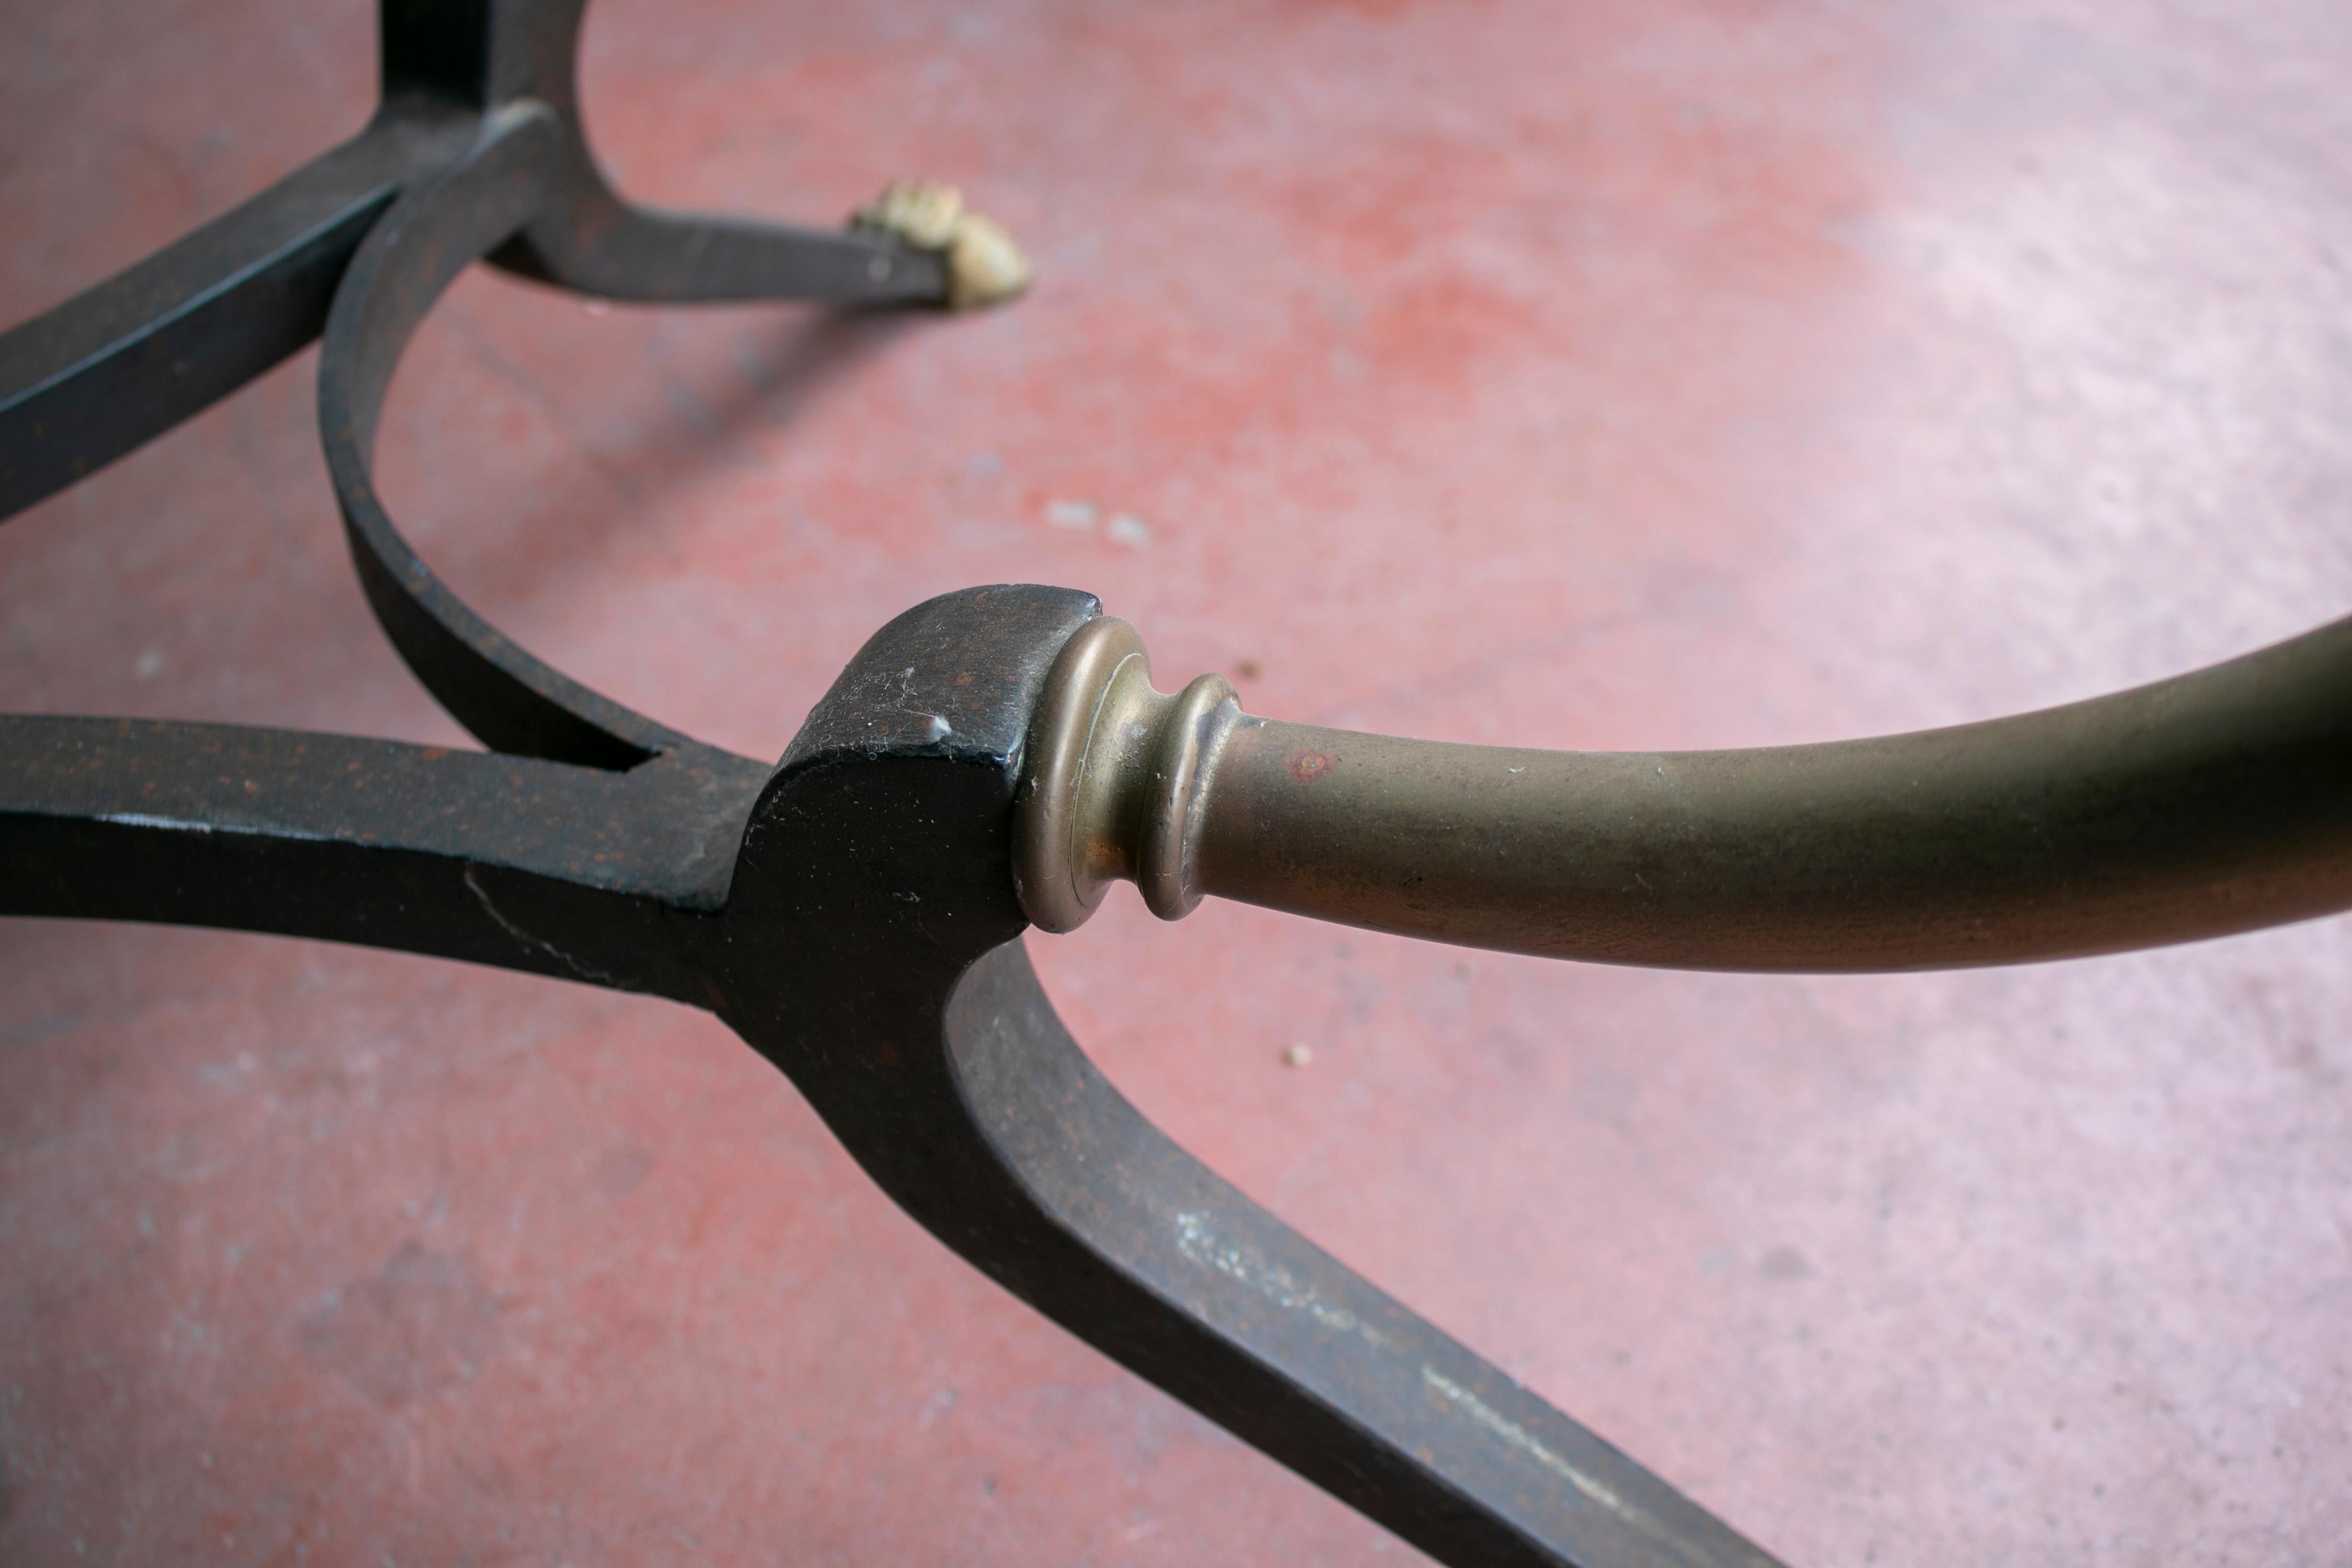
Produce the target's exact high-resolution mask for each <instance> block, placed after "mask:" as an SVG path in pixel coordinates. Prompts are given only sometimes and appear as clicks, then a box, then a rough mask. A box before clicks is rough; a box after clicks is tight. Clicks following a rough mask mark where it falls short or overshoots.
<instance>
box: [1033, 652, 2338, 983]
mask: <svg viewBox="0 0 2352 1568" xmlns="http://www.w3.org/2000/svg"><path fill="white" fill-rule="evenodd" d="M1026 767H1027V773H1026V776H1025V781H1024V790H1023V795H1022V799H1021V805H1020V808H1019V813H1018V816H1017V817H1016V821H1015V831H1016V841H1017V844H1018V870H1017V874H1016V880H1017V882H1018V885H1019V887H1020V891H1021V898H1022V903H1023V907H1024V910H1025V911H1026V912H1027V914H1028V915H1029V918H1030V919H1031V920H1032V921H1034V922H1035V923H1036V924H1038V925H1040V926H1042V927H1044V928H1045V929H1046V930H1049V931H1066V930H1069V929H1072V928H1073V927H1075V926H1076V924H1078V923H1079V922H1080V921H1084V920H1085V919H1086V918H1087V915H1088V914H1090V913H1091V912H1092V910H1093V909H1094V908H1095V906H1096V904H1097V902H1098V901H1099V900H1100V899H1101V897H1102V895H1103V892H1104V890H1105V889H1106V888H1107V887H1108V884H1109V882H1111V881H1112V880H1116V879H1129V880H1133V881H1136V882H1138V883H1139V885H1140V886H1141V888H1142V889H1143V892H1144V897H1145V900H1146V901H1147V902H1148V903H1150V906H1151V907H1152V908H1153V910H1155V911H1156V912H1158V913H1160V915H1162V916H1163V917H1166V918H1169V919H1174V918H1176V917H1178V916H1180V915H1181V914H1183V913H1185V912H1186V911H1187V910H1190V909H1191V908H1192V906H1193V905H1194V904H1195V903H1197V902H1198V901H1199V900H1200V899H1201V898H1202V896H1204V895H1209V894H1214V895H1216V896H1219V897H1223V898H1229V899H1236V900H1242V901H1244V902H1247V903H1254V904H1261V905H1265V906H1266V907H1268V908H1272V909H1278V910H1289V911H1291V912H1293V913H1297V914H1303V915H1311V916H1315V917H1318V918H1319V919H1323V920H1329V921H1339V922H1342V923H1344V924H1348V925H1354V926H1362V927H1366V928H1369V929H1371V930H1376V931H1393V932H1397V933H1400V934H1402V935H1407V936H1416V937H1425V938H1432V939H1434V940H1437V941H1441V942H1456V943H1460V944H1463V945H1465V946H1471V947H1484V948H1494V949H1499V950H1503V951H1507V952H1527V953H1535V954H1539V955H1543V956H1547V957H1553V958H1574V959H1585V960H1591V961H1597V962H1601V963H1631V964H1644V965H1653V966H1659V967H1668V968H1683V969H1725V970H1782V971H1815V972H1820V971H1856V970H1900V969H1935V968H1952V967H1960V966H1966V965H1975V964H1990V963H2021V962H2028V961H2033V960H2041V959H2055V958H2068V957H2076V956H2082V955H2085V954H2090V953H2098V952H2116V951H2120V950H2124V949H2128V948H2139V947H2152V946H2157V945H2159V944H2163V943H2167V942H2189V941H2195V940H2198V939H2200V938H2205V937H2214V936H2222V935H2227V934H2229V933H2231V932H2236V931H2251V930H2254V929H2256V928H2259V927H2263V926H2269V925H2277V924H2282V923H2284V922H2286V921H2297V920H2304V919H2308V918H2310V917H2313V916H2316V915H2322V914H2327V913H2330V912H2333V911H2335V910H2342V909H2346V908H2352V620H2347V621H2338V622H2336V623H2335V624H2333V625H2330V626H2325V627H2322V628H2321V629H2319V630H2317V631H2315V632H2312V633H2310V634H2308V635H2306V636H2305V637H2299V638H2296V639H2295V640H2294V641H2292V642H2288V643H2284V644H2281V645H2279V646H2277V647H2272V648H2268V649H2265V650H2263V651H2262V652H2259V653H2255V654H2252V655H2249V656H2247V657H2245V658H2239V659H2235V660H2232V661H2231V662H2229V663H2226V664H2221V665H2218V666H2215V667H2213V668H2209V669H2205V670H2200V671H2198V672H2197V673H2195V674H2191V675H2186V676H2182V677H2179V679H2172V680H2167V681H2163V682H2159V683H2158V684H2156V685H2153V686H2144V687H2140V688H2137V689H2133V690H2128V691H2124V692H2120V693H2117V694H2116V695H2114V696H2110V697H2105V698H2100V699H2098V700H2093V701H2088V702H2080V703H2075V704H2073V705H2071V706H2068V707H2063V708H2053V709H2047V710H2042V711H2039V712H2033V713H2026V714H2022V715H2019V716H2017V717H2014V718H2009V719H2001V720H1996V721H1990V722H1986V723H1979V724H1967V725H1961V726H1958V727H1957V728H1953V729H1947V730H1930V731H1919V732H1916V733H1912V734H1905V735H1893V736H1887V737H1884V738H1880V739H1874V740H1864V741H1847V742H1835V743H1832V744H1826V745H1811V746H1779V747H1769V748H1763V749H1759V750H1751V751H1724V752H1544V751H1521V750H1515V749H1509V748H1504V747H1493V746H1465V745H1449V744H1442V743H1438V742H1427V741H1410V740H1399V739H1395V738H1392V737H1390V736H1385V735H1367V734H1357V733H1353V732H1351V731H1342V730H1324V729H1318V728H1315V727H1313V726H1310V725H1304V724H1290V723H1284V722H1280V721H1273V720H1265V719H1259V718H1255V717H1252V716H1250V715H1248V714H1245V713H1243V712H1242V711H1241V710H1240V707H1239V705H1238V703H1237V702H1236V700H1234V691H1233V689H1232V687H1231V686H1229V685H1228V684H1226V682H1225V681H1224V680H1223V679H1221V678H1219V677H1216V676H1204V677H1202V679H1199V680H1196V681H1194V682H1193V683H1192V685H1191V686H1189V687H1187V688H1185V689H1184V690H1183V692H1182V693H1181V694H1180V695H1177V696H1173V697H1171V696H1165V695H1162V694H1160V693H1159V692H1156V691H1154V690H1153V689H1151V687H1150V679H1149V665H1148V662H1147V661H1146V659H1145V658H1144V655H1143V650H1142V647H1141V644H1140V642H1139V640H1138V639H1137V637H1136V636H1135V633H1134V631H1133V629H1132V628H1131V627H1129V626H1126V625H1125V623H1123V622H1118V621H1114V620H1108V619H1105V620H1099V621H1096V622H1093V623H1090V624H1089V625H1088V626H1087V627H1086V628H1084V629H1083V630H1082V631H1081V632H1080V633H1079V634H1078V635H1077V636H1076V637H1073V638H1072V639H1071V641H1070V643H1069V644H1068V645H1067V646H1066V647H1065V649H1064V651H1063V653H1062V655H1061V657H1060V659H1059V660H1058V662H1057V663H1056V665H1055V672H1054V676H1053V679H1052V682H1051V684H1050V685H1049V687H1048V689H1047V692H1046V694H1045V698H1044V700H1042V701H1041V703H1040V705H1039V708H1038V710H1037V714H1036V717H1035V720H1034V724H1033V727H1032V730H1031V733H1030V739H1029V743H1028V757H1027V763H1026Z"/></svg>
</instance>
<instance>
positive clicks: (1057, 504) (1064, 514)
mask: <svg viewBox="0 0 2352 1568" xmlns="http://www.w3.org/2000/svg"><path fill="white" fill-rule="evenodd" d="M1045 521H1047V522H1050V523H1052V524H1053V525H1054V526H1055V528H1068V529H1079V530H1083V529H1088V528H1092V527H1093V526H1094V525H1095V503H1094V502H1092V501H1090V500H1049V501H1047V502H1046V503H1045Z"/></svg>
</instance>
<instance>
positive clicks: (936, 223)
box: [849, 180, 1036, 310]
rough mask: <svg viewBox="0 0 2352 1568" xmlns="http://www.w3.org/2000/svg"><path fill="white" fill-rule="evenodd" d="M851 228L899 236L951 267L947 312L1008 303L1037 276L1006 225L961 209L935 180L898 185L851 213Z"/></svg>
mask: <svg viewBox="0 0 2352 1568" xmlns="http://www.w3.org/2000/svg"><path fill="white" fill-rule="evenodd" d="M849 223H850V226H851V227H853V228H870V229H876V230H878V231H880V232H882V233H884V234H889V235H895V236H896V237H898V239H900V240H901V241H903V242H904V243H906V244H908V245H909V246H912V247H914V248H916V249H918V250H935V251H938V252H940V254H941V255H942V256H943V258H945V260H946V262H947V275H948V297H947V304H948V308H949V309H950V310H976V309H978V308H979V307H981V306H983V305H993V304H995V303H997V302H998V301H1000V300H1010V299H1012V298H1013V296H1014V295H1016V294H1019V293H1020V292H1021V291H1022V290H1024V289H1027V288H1028V287H1029V284H1030V282H1031V280H1032V279H1034V277H1035V276H1036V274H1035V273H1034V271H1033V270H1032V268H1030V265H1029V258H1027V257H1025V256H1024V255H1023V254H1022V253H1021V247H1020V246H1019V245H1017V244H1015V243H1014V242H1013V236H1012V235H1010V234H1009V233H1007V232H1006V231H1005V228H1004V226H1003V225H1002V224H1000V223H998V222H996V221H995V220H994V219H992V218H989V217H986V216H982V215H981V214H979V213H976V212H973V211H971V209H970V208H968V207H966V206H965V205H963V193H962V192H961V191H959V190H957V189H956V188H955V187H954V186H953V185H949V184H940V182H938V181H936V180H894V181H892V182H891V183H890V184H889V185H888V186H887V187H886V188H885V189H884V190H883V192H882V194H881V195H878V196H877V197H875V198H874V199H873V200H872V201H871V202H868V203H867V204H866V205H865V206H862V207H860V208H859V209H858V210H857V211H856V213H854V214H852V215H851V216H850V219H849Z"/></svg>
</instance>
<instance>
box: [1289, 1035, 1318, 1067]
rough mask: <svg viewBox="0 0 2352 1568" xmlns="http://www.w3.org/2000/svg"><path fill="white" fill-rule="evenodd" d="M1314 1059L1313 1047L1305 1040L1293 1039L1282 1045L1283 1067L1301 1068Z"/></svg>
mask: <svg viewBox="0 0 2352 1568" xmlns="http://www.w3.org/2000/svg"><path fill="white" fill-rule="evenodd" d="M1314 1059H1315V1047H1312V1046H1310V1045H1308V1044H1307V1042H1306V1041H1305V1040H1293V1041H1291V1042H1290V1044H1288V1045H1286V1046H1285V1047H1282V1065H1283V1066H1284V1067H1286V1068H1303V1067H1305V1066H1306V1065H1307V1063H1308V1062H1311V1061H1313V1060H1314Z"/></svg>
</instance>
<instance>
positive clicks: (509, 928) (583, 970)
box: [466, 866, 626, 985]
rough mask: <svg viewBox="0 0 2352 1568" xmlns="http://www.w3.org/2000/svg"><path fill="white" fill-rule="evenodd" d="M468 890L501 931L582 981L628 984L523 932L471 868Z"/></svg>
mask: <svg viewBox="0 0 2352 1568" xmlns="http://www.w3.org/2000/svg"><path fill="white" fill-rule="evenodd" d="M466 890H467V892H469V893H471V894H473V895H474V897H475V899H476V900H478V902H479V903H480V904H481V906H482V912H483V913H485V914H487V915H488V916H489V917H490V919H492V920H494V921H498V922H499V930H500V931H505V932H506V933H507V934H508V935H509V936H510V937H512V938H514V939H515V940H516V941H517V942H525V943H528V944H529V945H530V946H532V947H535V948H537V949H539V950H540V952H544V953H546V954H548V955H549V956H550V957H551V958H553V959H554V960H555V961H556V962H557V963H561V964H562V965H563V967H564V968H566V969H568V970H570V971H572V973H574V974H576V975H578V976H579V977H580V978H581V979H583V980H593V981H594V982H595V983H596V984H599V985H622V984H626V982H625V981H623V980H622V979H621V977H620V976H619V975H617V974H607V973H604V971H603V970H601V969H598V968H596V967H595V966H594V965H593V964H587V963H581V962H580V961H579V960H578V959H576V958H574V957H572V955H571V954H570V953H568V952H564V951H563V950H562V948H560V947H558V946H556V945H555V944H554V943H553V942H549V941H548V940H546V939H545V938H544V937H536V936H533V935H531V934H530V932H529V931H525V930H523V929H522V927H520V926H519V925H517V924H515V923H514V921H510V920H509V919H507V917H506V916H504V915H502V914H500V913H499V906H498V905H496V904H494V903H492V902H490V895H489V894H488V893H486V892H484V891H483V890H482V885H481V884H480V883H479V882H477V881H476V880H474V868H472V867H471V866H468V867H467V868H466Z"/></svg>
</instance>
